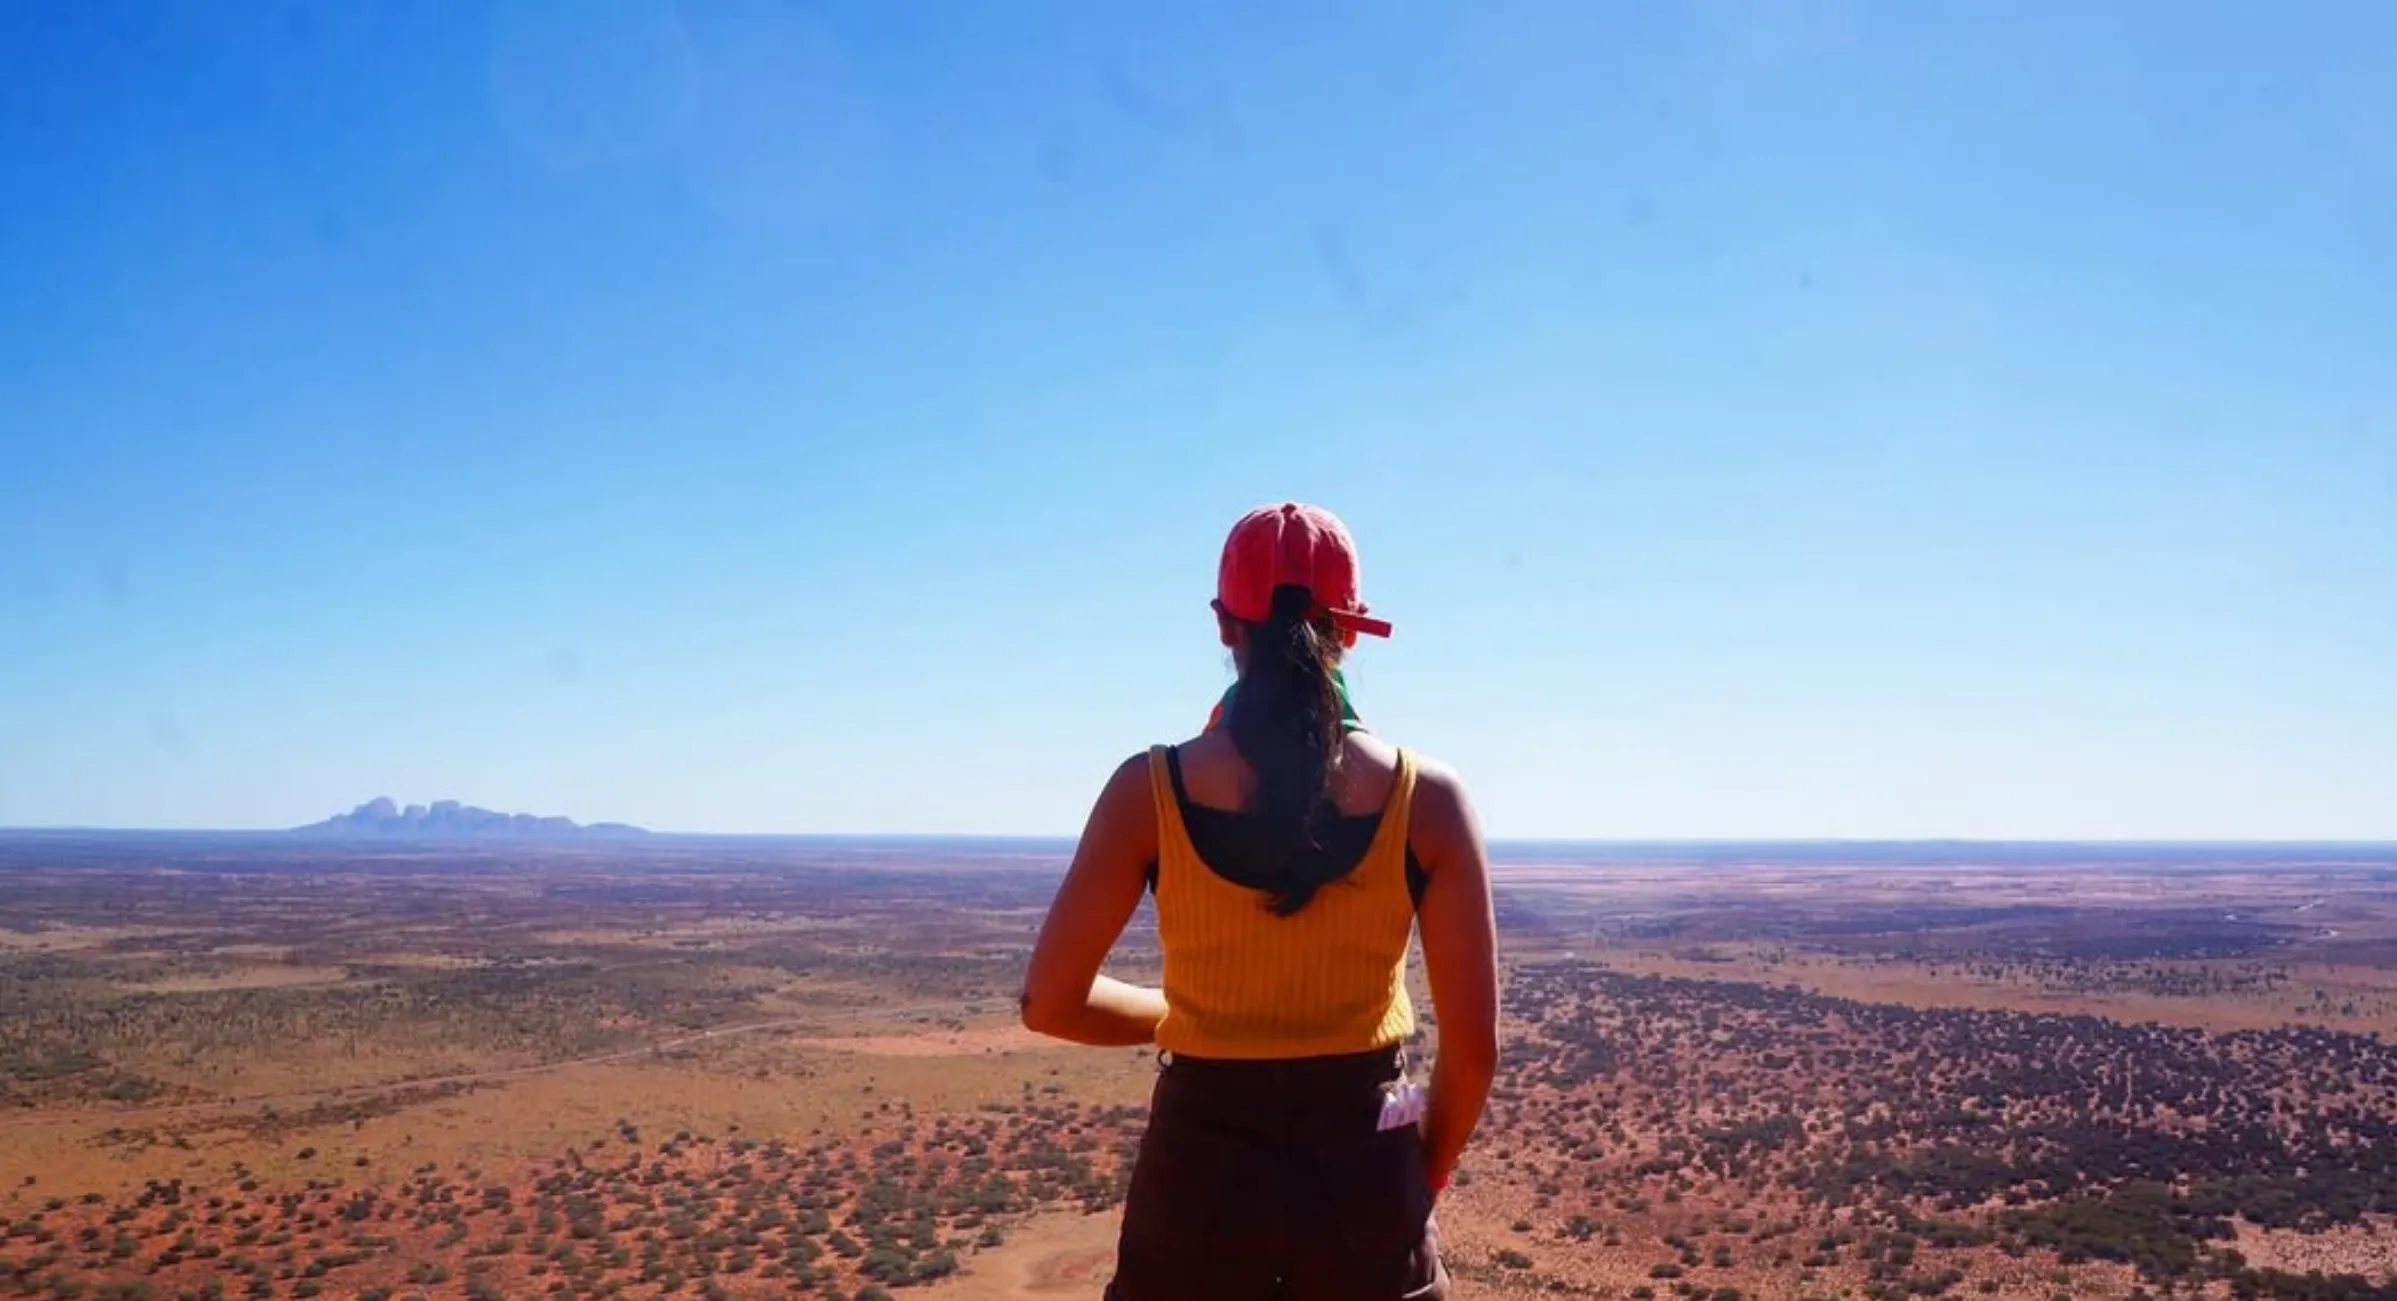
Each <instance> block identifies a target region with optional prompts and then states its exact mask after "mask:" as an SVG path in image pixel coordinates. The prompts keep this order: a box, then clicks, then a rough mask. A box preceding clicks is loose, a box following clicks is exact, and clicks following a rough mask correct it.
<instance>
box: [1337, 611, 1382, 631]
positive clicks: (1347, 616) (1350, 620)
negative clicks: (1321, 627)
mask: <svg viewBox="0 0 2397 1301" xmlns="http://www.w3.org/2000/svg"><path fill="white" fill-rule="evenodd" d="M1328 613H1330V615H1331V618H1332V626H1333V627H1335V628H1338V629H1339V630H1341V631H1342V632H1353V633H1361V634H1363V635H1364V636H1367V637H1387V636H1389V635H1390V621H1389V620H1387V619H1376V618H1374V617H1373V616H1371V615H1368V614H1358V613H1353V612H1351V611H1348V610H1332V611H1329V612H1328Z"/></svg>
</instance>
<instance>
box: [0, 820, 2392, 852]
mask: <svg viewBox="0 0 2397 1301" xmlns="http://www.w3.org/2000/svg"><path fill="white" fill-rule="evenodd" d="M592 828H599V829H600V833H599V834H597V835H594V836H592V837H590V838H589V840H588V841H586V842H582V843H592V844H600V843H604V844H611V845H623V844H631V843H638V842H640V841H642V840H649V839H655V840H745V841H769V840H771V841H819V842H825V841H845V842H851V843H861V842H865V843H871V842H880V843H886V844H888V843H902V842H914V843H943V842H948V843H958V842H978V843H984V844H989V843H994V842H995V843H1012V844H1040V845H1057V844H1073V843H1075V842H1076V841H1078V840H1080V838H1081V837H1080V835H1079V834H1078V833H1040V832H976V831H662V830H656V829H652V828H648V827H639V826H635V825H634V824H631V823H623V822H613V823H611V822H599V823H584V824H580V827H579V829H581V830H590V829H592ZM612 828H630V830H629V831H611V829H612ZM66 836H91V837H100V836H257V837H274V838H277V839H284V840H289V841H292V842H295V843H297V842H310V843H334V844H359V843H375V842H382V843H403V842H405V843H428V842H431V843H469V844H526V843H542V844H561V843H569V844H570V843H576V842H577V839H578V838H577V837H576V836H574V835H573V834H572V833H569V834H568V835H566V836H543V835H537V834H536V835H526V836H511V835H507V834H505V833H502V834H497V835H471V834H469V835H448V836H444V835H410V834H407V833H405V832H399V833H386V832H353V833H347V834H344V833H340V832H318V831H312V830H311V829H309V828H306V827H99V826H72V825H67V826H0V838H10V837H66ZM1485 843H1487V844H1489V845H1491V846H1494V847H1495V846H1510V847H1546V846H1558V847H1564V846H1614V847H1647V846H1719V847H1742V846H1757V845H1807V846H1843V845H1877V846H1906V845H1949V846H1982V845H2109V846H2120V847H2183V846H2185V847H2206V846H2214V847H2225V846H2233V847H2250V846H2253V847H2275V848H2317V847H2335V848H2367V849H2389V850H2397V836H2377V837H2376V836H2362V837H2355V836H1491V837H1488V838H1487V839H1486V841H1485Z"/></svg>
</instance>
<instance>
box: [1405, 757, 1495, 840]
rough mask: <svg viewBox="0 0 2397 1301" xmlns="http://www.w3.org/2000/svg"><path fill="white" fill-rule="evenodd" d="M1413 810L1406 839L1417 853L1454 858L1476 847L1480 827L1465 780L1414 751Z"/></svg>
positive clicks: (1450, 769) (1435, 760)
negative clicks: (1411, 842) (1467, 792)
mask: <svg viewBox="0 0 2397 1301" xmlns="http://www.w3.org/2000/svg"><path fill="white" fill-rule="evenodd" d="M1414 760H1415V810H1414V817H1413V820H1412V825H1411V826H1410V828H1409V838H1410V839H1411V840H1412V841H1413V843H1414V844H1415V846H1416V849H1417V852H1418V853H1420V854H1421V855H1422V856H1423V857H1424V858H1425V859H1427V860H1430V861H1432V862H1442V861H1449V860H1452V859H1454V858H1455V857H1456V856H1458V855H1460V854H1463V853H1468V852H1472V851H1474V850H1476V849H1477V848H1478V847H1479V844H1480V841H1481V827H1480V825H1479V820H1478V819H1477V818H1476V817H1475V815H1474V812H1473V800H1472V798H1471V797H1470V796H1469V795H1467V794H1466V792H1465V779H1464V778H1462V777H1460V776H1458V775H1457V770H1456V769H1455V768H1453V767H1450V766H1449V765H1448V764H1445V763H1442V762H1441V761H1440V760H1438V759H1434V758H1431V757H1430V756H1428V755H1423V754H1416V755H1414Z"/></svg>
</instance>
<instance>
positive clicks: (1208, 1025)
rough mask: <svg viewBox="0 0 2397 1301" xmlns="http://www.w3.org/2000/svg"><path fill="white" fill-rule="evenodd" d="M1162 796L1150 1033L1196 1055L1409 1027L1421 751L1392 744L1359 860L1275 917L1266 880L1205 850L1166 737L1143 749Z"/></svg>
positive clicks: (1395, 1036) (1287, 1049)
mask: <svg viewBox="0 0 2397 1301" xmlns="http://www.w3.org/2000/svg"><path fill="white" fill-rule="evenodd" d="M1149 789H1150V790H1151V791H1152V792H1153V793H1154V796H1155V799H1156V803H1157V942H1158V946H1159V947H1160V948H1162V949H1163V950H1164V951H1165V981H1164V984H1165V1019H1164V1020H1163V1021H1160V1022H1158V1024H1157V1046H1158V1047H1159V1048H1161V1049H1164V1050H1166V1051H1168V1052H1173V1053H1181V1054H1185V1055H1188V1056H1191V1057H1236V1058H1286V1057H1324V1056H1331V1055H1333V1054H1338V1053H1355V1052H1364V1051H1367V1050H1368V1049H1373V1048H1384V1047H1388V1046H1389V1045H1391V1044H1395V1043H1397V1042H1399V1041H1400V1040H1402V1039H1404V1038H1406V1037H1407V1035H1408V1034H1409V1033H1410V1032H1412V1031H1413V1030H1414V1028H1415V1007H1414V1004H1413V1003H1412V1002H1411V1001H1409V999H1408V998H1407V985H1406V961H1407V942H1408V939H1409V936H1410V935H1411V934H1412V932H1413V928H1414V924H1415V901H1414V898H1413V897H1412V896H1411V895H1409V894H1408V892H1407V819H1408V816H1409V814H1410V813H1411V812H1412V811H1413V808H1414V803H1415V760H1414V757H1413V756H1412V755H1410V754H1408V753H1407V752H1406V751H1405V750H1403V749H1402V750H1400V751H1399V752H1398V782H1397V784H1396V785H1394V786H1393V787H1391V789H1390V800H1389V803H1388V804H1387V805H1386V806H1385V807H1384V809H1383V811H1382V821H1381V826H1380V828H1379V830H1377V831H1376V832H1375V834H1374V839H1373V843H1372V845H1371V846H1370V847H1368V848H1367V849H1366V851H1365V857H1364V858H1363V859H1362V860H1360V861H1359V862H1358V864H1357V866H1356V868H1355V869H1354V870H1352V871H1351V872H1350V873H1349V874H1348V875H1347V876H1344V877H1342V878H1340V879H1339V880H1337V881H1334V882H1332V883H1331V884H1329V885H1327V886H1325V887H1323V889H1321V890H1320V891H1318V892H1316V895H1315V897H1314V898H1313V899H1311V900H1309V901H1308V903H1307V906H1306V907H1304V908H1302V909H1300V910H1299V911H1298V913H1297V915H1296V916H1292V917H1276V916H1274V915H1273V913H1272V911H1271V910H1270V909H1269V908H1268V906H1267V905H1268V903H1269V896H1267V895H1266V894H1265V893H1264V892H1263V891H1260V890H1253V889H1250V888H1249V887H1247V886H1242V885H1236V884H1234V883H1232V882H1230V881H1227V880H1225V879H1224V878H1222V877H1220V876H1217V875H1216V874H1215V872H1214V871H1213V870H1212V869H1210V868H1209V867H1208V866H1207V864H1206V863H1205V862H1203V861H1201V860H1200V858H1199V856H1198V850H1197V848H1196V847H1195V846H1193V845H1192V844H1191V843H1190V831H1189V828H1187V827H1186V826H1184V825H1183V822H1182V808H1181V805H1180V804H1179V803H1178V802H1176V801H1175V799H1174V787H1173V777H1172V773H1171V770H1170V769H1169V768H1168V767H1167V766H1166V750H1165V747H1164V746H1157V747H1155V748H1153V749H1151V750H1150V751H1149Z"/></svg>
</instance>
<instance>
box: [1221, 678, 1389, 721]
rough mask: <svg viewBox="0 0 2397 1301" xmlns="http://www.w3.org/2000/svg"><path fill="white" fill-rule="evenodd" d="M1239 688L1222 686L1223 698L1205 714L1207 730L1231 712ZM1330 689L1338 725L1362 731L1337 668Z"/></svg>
mask: <svg viewBox="0 0 2397 1301" xmlns="http://www.w3.org/2000/svg"><path fill="white" fill-rule="evenodd" d="M1239 689H1240V684H1239V683H1237V682H1235V683H1233V684H1232V685H1231V686H1229V687H1226V688H1224V693H1223V699H1221V700H1218V701H1216V702H1215V712H1214V713H1212V714H1209V715H1208V716H1207V730H1209V731H1213V730H1215V729H1216V728H1218V727H1220V726H1222V725H1223V720H1224V719H1225V718H1226V717H1227V716H1229V715H1230V713H1231V712H1232V693H1233V692H1235V691H1238V690H1239ZM1332 689H1333V690H1334V691H1336V692H1338V693H1339V695H1340V725H1341V726H1342V727H1344V728H1346V729H1348V730H1349V731H1351V732H1362V731H1364V730H1365V720H1363V719H1361V718H1359V717H1357V707H1356V706H1355V705H1354V704H1352V703H1350V701H1349V698H1348V678H1347V677H1346V676H1345V675H1343V674H1342V673H1341V672H1340V670H1338V669H1333V670H1332Z"/></svg>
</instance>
